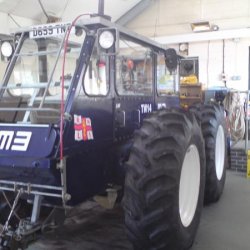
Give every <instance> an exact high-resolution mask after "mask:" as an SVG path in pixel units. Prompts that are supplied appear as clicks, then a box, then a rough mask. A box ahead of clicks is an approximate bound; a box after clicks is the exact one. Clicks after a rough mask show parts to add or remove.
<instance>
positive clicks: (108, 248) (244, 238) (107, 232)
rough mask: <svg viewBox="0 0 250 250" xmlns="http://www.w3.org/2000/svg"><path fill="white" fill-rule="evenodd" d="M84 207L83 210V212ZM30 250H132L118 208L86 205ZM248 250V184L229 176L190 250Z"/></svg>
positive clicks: (241, 177) (206, 210)
mask: <svg viewBox="0 0 250 250" xmlns="http://www.w3.org/2000/svg"><path fill="white" fill-rule="evenodd" d="M83 207H84V210H83V209H82V208H83ZM28 249H29V250H45V249H46V250H68V249H69V250H71V249H74V250H90V249H91V250H116V249H117V250H131V249H132V247H131V245H130V243H129V242H128V241H127V239H126V235H125V230H124V226H123V213H122V210H121V208H120V207H117V208H116V209H115V210H112V211H107V210H104V209H103V208H101V207H99V206H98V205H96V204H94V203H91V202H89V203H85V204H84V205H83V206H82V207H80V208H76V209H74V210H73V211H72V213H71V214H70V215H69V218H68V219H67V220H66V224H65V226H63V227H61V228H59V229H58V230H57V231H56V232H53V233H47V234H45V235H44V236H43V237H42V238H41V239H39V240H38V241H36V242H35V243H33V244H31V245H30V246H29V248H28ZM249 249H250V180H247V179H246V178H245V176H244V175H243V174H240V173H236V172H230V171H229V172H228V173H227V180H226V184H225V190H224V193H223V196H222V197H221V199H220V201H219V202H218V203H216V204H212V205H210V206H207V207H205V208H204V210H203V215H202V218H201V223H200V227H199V229H198V233H197V237H196V239H195V242H194V245H193V247H192V250H249Z"/></svg>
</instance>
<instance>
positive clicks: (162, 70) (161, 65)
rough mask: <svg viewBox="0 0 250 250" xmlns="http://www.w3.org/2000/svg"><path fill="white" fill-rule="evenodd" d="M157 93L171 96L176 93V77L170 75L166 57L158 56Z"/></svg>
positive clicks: (161, 54)
mask: <svg viewBox="0 0 250 250" xmlns="http://www.w3.org/2000/svg"><path fill="white" fill-rule="evenodd" d="M156 77H157V93H158V95H169V94H173V93H175V75H174V74H170V72H169V70H168V69H167V67H166V63H165V55H164V54H163V53H160V54H158V55H157V76H156Z"/></svg>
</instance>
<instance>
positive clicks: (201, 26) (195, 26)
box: [191, 21, 211, 32]
mask: <svg viewBox="0 0 250 250" xmlns="http://www.w3.org/2000/svg"><path fill="white" fill-rule="evenodd" d="M191 28H192V31H193V32H204V31H210V30H211V26H210V23H209V22H207V21H202V22H196V23H191Z"/></svg>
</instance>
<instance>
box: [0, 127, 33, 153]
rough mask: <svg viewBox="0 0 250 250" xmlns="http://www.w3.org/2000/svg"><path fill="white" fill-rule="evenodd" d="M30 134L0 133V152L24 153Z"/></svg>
mask: <svg viewBox="0 0 250 250" xmlns="http://www.w3.org/2000/svg"><path fill="white" fill-rule="evenodd" d="M31 135H32V132H29V131H17V132H16V133H15V132H14V131H0V150H11V151H26V150H27V148H28V146H29V142H30V138H31Z"/></svg>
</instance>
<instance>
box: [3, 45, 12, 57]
mask: <svg viewBox="0 0 250 250" xmlns="http://www.w3.org/2000/svg"><path fill="white" fill-rule="evenodd" d="M1 53H2V55H3V56H4V57H10V56H11V55H12V53H13V47H12V45H11V43H10V42H7V41H5V42H3V43H2V45H1Z"/></svg>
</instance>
